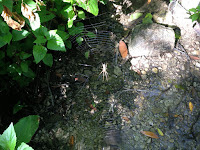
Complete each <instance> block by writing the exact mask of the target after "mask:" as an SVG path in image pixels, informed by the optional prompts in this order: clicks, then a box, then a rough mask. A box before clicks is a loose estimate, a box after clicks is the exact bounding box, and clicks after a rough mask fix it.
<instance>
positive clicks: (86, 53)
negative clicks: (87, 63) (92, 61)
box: [85, 51, 90, 59]
mask: <svg viewBox="0 0 200 150" xmlns="http://www.w3.org/2000/svg"><path fill="white" fill-rule="evenodd" d="M89 56H90V51H87V52H85V58H86V59H88V58H89Z"/></svg>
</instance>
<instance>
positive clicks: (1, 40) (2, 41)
mask: <svg viewBox="0 0 200 150" xmlns="http://www.w3.org/2000/svg"><path fill="white" fill-rule="evenodd" d="M11 39H12V34H11V33H10V32H8V33H6V34H1V36H0V48H1V47H3V46H4V45H6V44H8V43H10V41H11Z"/></svg>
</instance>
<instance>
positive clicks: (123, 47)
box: [119, 41, 128, 59]
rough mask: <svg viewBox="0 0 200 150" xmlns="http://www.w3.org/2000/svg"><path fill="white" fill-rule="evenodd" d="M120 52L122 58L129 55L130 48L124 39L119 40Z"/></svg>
mask: <svg viewBox="0 0 200 150" xmlns="http://www.w3.org/2000/svg"><path fill="white" fill-rule="evenodd" d="M119 52H120V54H121V56H122V58H123V59H124V58H126V57H127V55H128V49H127V46H126V44H125V43H124V42H123V41H120V42H119Z"/></svg>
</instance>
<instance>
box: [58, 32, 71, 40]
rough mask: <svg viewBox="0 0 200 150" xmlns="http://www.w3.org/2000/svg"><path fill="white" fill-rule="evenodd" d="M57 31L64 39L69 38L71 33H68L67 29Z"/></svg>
mask: <svg viewBox="0 0 200 150" xmlns="http://www.w3.org/2000/svg"><path fill="white" fill-rule="evenodd" d="M56 33H57V34H58V35H59V36H60V37H61V38H62V40H63V41H65V40H67V39H68V38H69V34H68V33H66V32H65V31H60V30H57V32H56Z"/></svg>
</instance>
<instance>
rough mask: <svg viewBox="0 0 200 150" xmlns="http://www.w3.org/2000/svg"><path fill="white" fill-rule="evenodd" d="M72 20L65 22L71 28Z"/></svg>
mask: <svg viewBox="0 0 200 150" xmlns="http://www.w3.org/2000/svg"><path fill="white" fill-rule="evenodd" d="M73 22H74V20H68V22H67V28H71V27H72V26H73Z"/></svg>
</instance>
